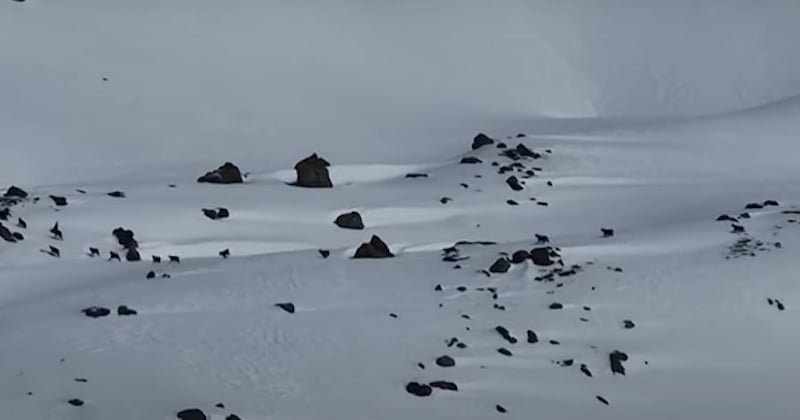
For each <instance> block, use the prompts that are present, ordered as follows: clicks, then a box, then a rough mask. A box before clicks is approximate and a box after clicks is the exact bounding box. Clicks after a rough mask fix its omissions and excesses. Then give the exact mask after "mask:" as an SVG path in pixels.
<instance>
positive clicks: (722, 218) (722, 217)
mask: <svg viewBox="0 0 800 420" xmlns="http://www.w3.org/2000/svg"><path fill="white" fill-rule="evenodd" d="M717 221H718V222H725V221H728V222H738V221H739V219H737V218H735V217H732V216H728V215H727V214H723V215H720V216H719V217H717Z"/></svg>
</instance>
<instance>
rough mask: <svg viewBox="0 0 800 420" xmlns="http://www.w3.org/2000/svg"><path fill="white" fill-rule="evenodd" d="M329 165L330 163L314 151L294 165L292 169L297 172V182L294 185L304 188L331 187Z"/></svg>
mask: <svg viewBox="0 0 800 420" xmlns="http://www.w3.org/2000/svg"><path fill="white" fill-rule="evenodd" d="M329 166H331V164H330V163H329V162H328V161H327V160H325V159H323V158H321V157H319V156H317V154H316V153H314V154H313V155H311V156H309V157H307V158H305V159H303V160H301V161H300V162H297V164H296V165H294V170H295V171H296V172H297V182H295V184H294V185H296V186H298V187H306V188H333V182H331V178H330V174H329V173H328V167H329Z"/></svg>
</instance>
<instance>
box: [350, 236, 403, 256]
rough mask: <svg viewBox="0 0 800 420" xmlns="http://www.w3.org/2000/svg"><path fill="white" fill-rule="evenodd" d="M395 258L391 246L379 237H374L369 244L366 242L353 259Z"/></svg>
mask: <svg viewBox="0 0 800 420" xmlns="http://www.w3.org/2000/svg"><path fill="white" fill-rule="evenodd" d="M391 257H394V254H392V251H391V250H390V249H389V246H388V245H386V242H383V240H381V238H379V237H378V236H377V235H373V236H372V238H371V239H370V240H369V242H364V243H363V244H361V246H359V247H358V249H357V250H356V253H355V255H353V258H391Z"/></svg>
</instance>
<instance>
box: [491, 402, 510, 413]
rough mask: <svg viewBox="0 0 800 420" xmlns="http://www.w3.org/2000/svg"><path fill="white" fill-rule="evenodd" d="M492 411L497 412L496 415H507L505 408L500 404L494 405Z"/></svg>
mask: <svg viewBox="0 0 800 420" xmlns="http://www.w3.org/2000/svg"><path fill="white" fill-rule="evenodd" d="M494 409H495V410H497V412H498V413H507V412H508V410H506V408H505V407H503V406H502V405H500V404H497V405H495V406H494Z"/></svg>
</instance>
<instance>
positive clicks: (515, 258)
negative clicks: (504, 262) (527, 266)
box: [511, 249, 531, 264]
mask: <svg viewBox="0 0 800 420" xmlns="http://www.w3.org/2000/svg"><path fill="white" fill-rule="evenodd" d="M530 257H531V254H530V252H528V251H525V250H524V249H521V250H519V251H516V252H514V253H513V254H511V262H512V263H513V264H522V263H524V262H525V260H527V259H528V258H530Z"/></svg>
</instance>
